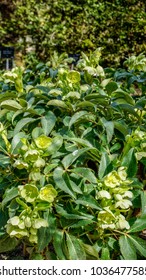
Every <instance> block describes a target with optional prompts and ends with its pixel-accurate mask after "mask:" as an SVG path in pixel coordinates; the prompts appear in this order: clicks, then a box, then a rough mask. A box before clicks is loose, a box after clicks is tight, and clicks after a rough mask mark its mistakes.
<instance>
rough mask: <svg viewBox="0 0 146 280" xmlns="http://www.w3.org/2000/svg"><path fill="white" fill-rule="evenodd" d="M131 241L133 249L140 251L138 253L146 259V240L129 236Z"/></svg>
mask: <svg viewBox="0 0 146 280" xmlns="http://www.w3.org/2000/svg"><path fill="white" fill-rule="evenodd" d="M129 239H130V241H131V243H132V245H133V247H134V248H135V249H136V250H137V251H138V253H139V254H140V255H141V256H144V257H145V258H146V242H145V240H143V239H141V238H139V237H137V236H134V235H129Z"/></svg>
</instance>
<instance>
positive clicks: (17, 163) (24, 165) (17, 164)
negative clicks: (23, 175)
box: [13, 159, 28, 169]
mask: <svg viewBox="0 0 146 280" xmlns="http://www.w3.org/2000/svg"><path fill="white" fill-rule="evenodd" d="M13 167H15V168H18V169H23V168H25V169H27V168H28V164H27V163H26V162H24V161H22V160H19V159H18V160H16V161H15V162H14V164H13Z"/></svg>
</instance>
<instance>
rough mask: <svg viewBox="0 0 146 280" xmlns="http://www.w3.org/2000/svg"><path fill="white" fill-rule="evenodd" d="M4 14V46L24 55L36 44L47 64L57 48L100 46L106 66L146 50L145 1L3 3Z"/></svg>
mask: <svg viewBox="0 0 146 280" xmlns="http://www.w3.org/2000/svg"><path fill="white" fill-rule="evenodd" d="M0 10H1V14H0V16H1V26H0V33H1V44H3V45H15V47H16V50H17V51H19V50H20V53H19V54H20V55H21V52H22V53H23V55H26V53H27V51H28V50H29V51H30V46H31V45H32V46H33V48H34V49H35V55H36V57H37V59H39V60H43V61H46V60H49V57H50V53H52V51H54V50H56V51H58V52H60V53H62V52H66V53H68V54H69V53H81V51H84V52H86V51H87V53H89V51H93V50H95V49H96V48H97V47H99V46H100V47H103V56H102V60H103V63H104V64H102V65H106V66H107V65H110V66H112V65H120V63H122V62H123V60H125V58H126V57H128V56H129V55H131V54H139V53H141V52H144V51H145V50H146V45H145V32H146V29H145V26H146V24H145V23H146V13H145V1H144V0H131V1H128V0H126V1H122V0H116V1H107V0H106V1H105V0H100V1H98V0H86V1H84V0H82V1H79V0H78V1H72V0H52V1H48V0H45V1H44V0H43V1H42V0H41V1H37V0H25V1H24V0H17V1H16V0H15V1H14V0H12V1H9V0H1V2H0ZM32 53H33V49H32ZM32 53H29V54H28V55H27V59H29V60H30V59H34V57H33V56H32Z"/></svg>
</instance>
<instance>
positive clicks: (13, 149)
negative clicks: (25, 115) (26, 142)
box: [11, 132, 26, 154]
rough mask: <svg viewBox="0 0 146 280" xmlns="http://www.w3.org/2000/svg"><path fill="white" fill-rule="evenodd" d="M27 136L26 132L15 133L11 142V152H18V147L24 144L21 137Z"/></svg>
mask: <svg viewBox="0 0 146 280" xmlns="http://www.w3.org/2000/svg"><path fill="white" fill-rule="evenodd" d="M22 138H26V134H25V133H24V132H19V133H17V134H15V135H14V137H13V139H12V142H11V153H12V154H13V153H18V151H17V149H19V148H20V147H21V146H22V142H21V139H22Z"/></svg>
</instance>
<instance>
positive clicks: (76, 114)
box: [69, 111, 89, 127]
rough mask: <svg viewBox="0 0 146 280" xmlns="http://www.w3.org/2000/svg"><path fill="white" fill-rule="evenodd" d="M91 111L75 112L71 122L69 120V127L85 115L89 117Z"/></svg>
mask: <svg viewBox="0 0 146 280" xmlns="http://www.w3.org/2000/svg"><path fill="white" fill-rule="evenodd" d="M88 115H89V113H88V112H87V111H79V112H77V113H75V114H74V115H73V116H72V118H71V120H70V122H69V127H71V126H72V125H73V124H75V123H76V122H77V121H79V120H81V119H82V118H83V117H85V116H86V117H88Z"/></svg>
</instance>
